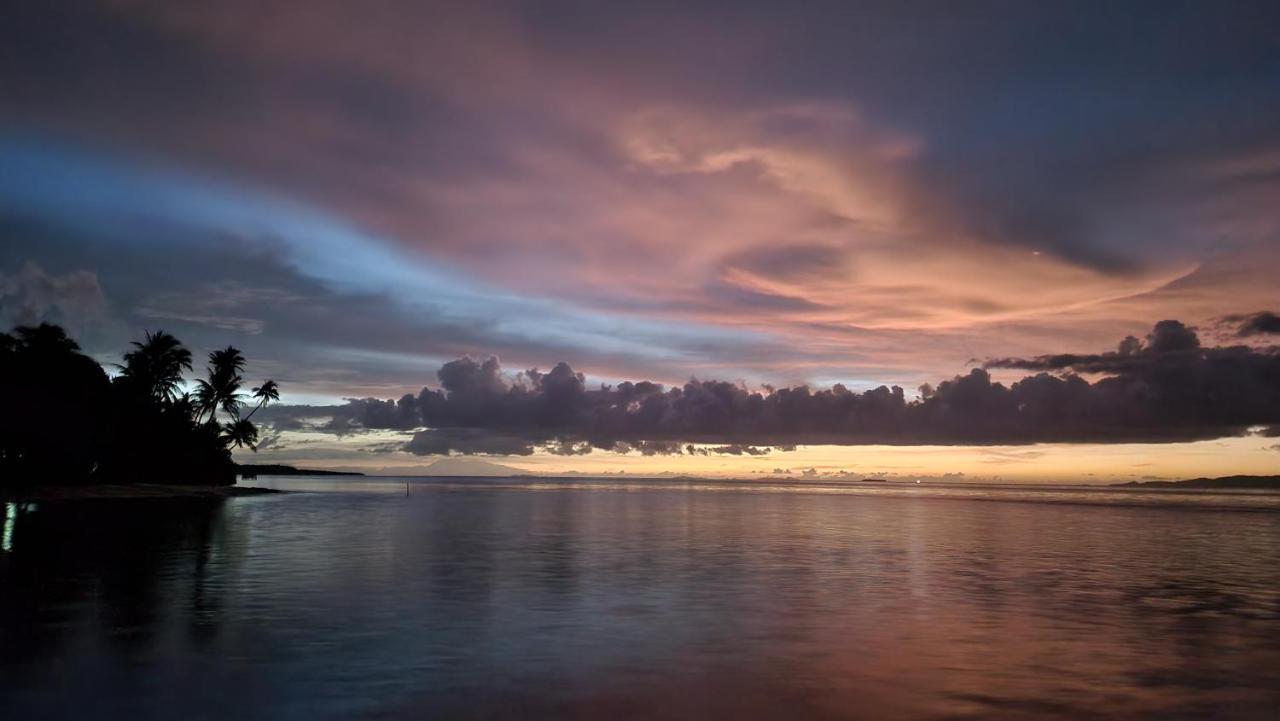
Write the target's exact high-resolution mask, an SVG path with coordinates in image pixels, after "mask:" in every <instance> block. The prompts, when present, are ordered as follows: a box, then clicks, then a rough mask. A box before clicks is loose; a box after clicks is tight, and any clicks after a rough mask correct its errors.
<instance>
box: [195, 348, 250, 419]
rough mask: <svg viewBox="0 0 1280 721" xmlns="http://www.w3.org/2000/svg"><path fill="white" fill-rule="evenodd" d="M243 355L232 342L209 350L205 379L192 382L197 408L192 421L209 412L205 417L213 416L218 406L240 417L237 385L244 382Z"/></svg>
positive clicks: (213, 417) (216, 412) (215, 415)
mask: <svg viewBox="0 0 1280 721" xmlns="http://www.w3.org/2000/svg"><path fill="white" fill-rule="evenodd" d="M244 362H245V361H244V355H242V354H241V353H240V351H239V350H238V349H236V348H234V347H232V346H227V347H226V348H223V349H222V350H216V351H213V352H212V353H210V354H209V365H208V367H207V368H206V370H207V371H208V373H209V379H208V380H200V381H197V382H196V391H195V400H196V405H197V408H198V409H199V410H198V415H197V416H196V422H197V423H198V422H200V419H201V418H203V417H204V415H205V414H206V413H208V414H209V421H210V422H213V421H216V420H217V415H218V411H219V410H222V411H223V412H224V413H226V414H227V415H228V416H231V417H232V418H239V417H240V406H241V405H242V401H241V400H240V399H241V395H240V388H241V386H243V385H244V377H243V376H242V375H240V372H241V371H243V370H244Z"/></svg>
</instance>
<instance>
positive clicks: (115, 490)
mask: <svg viewBox="0 0 1280 721" xmlns="http://www.w3.org/2000/svg"><path fill="white" fill-rule="evenodd" d="M268 493H283V491H277V490H274V489H271V488H248V487H245V486H184V485H177V484H174V485H168V484H152V483H136V484H128V485H125V484H119V485H100V486H36V487H34V488H24V489H11V490H2V491H0V499H2V500H6V501H81V500H97V499H105V498H234V497H237V496H260V495H264V494H268Z"/></svg>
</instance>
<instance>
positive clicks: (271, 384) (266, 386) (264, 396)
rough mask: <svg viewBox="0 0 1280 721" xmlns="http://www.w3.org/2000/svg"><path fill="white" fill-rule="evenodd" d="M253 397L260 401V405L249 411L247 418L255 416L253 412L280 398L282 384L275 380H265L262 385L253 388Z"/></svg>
mask: <svg viewBox="0 0 1280 721" xmlns="http://www.w3.org/2000/svg"><path fill="white" fill-rule="evenodd" d="M253 398H254V399H255V400H256V401H258V405H257V406H255V407H254V409H253V410H251V411H249V415H247V416H245V420H249V419H250V418H253V414H254V413H257V412H258V411H260V410H262V408H263V407H264V406H266V405H267V404H268V403H272V402H275V401H278V400H280V386H278V385H276V382H275V381H272V380H268V381H263V383H262V385H260V386H257V387H256V388H254V389H253Z"/></svg>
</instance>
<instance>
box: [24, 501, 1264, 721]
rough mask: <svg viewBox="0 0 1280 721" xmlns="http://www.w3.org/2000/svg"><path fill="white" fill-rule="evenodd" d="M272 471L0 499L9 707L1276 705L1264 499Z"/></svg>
mask: <svg viewBox="0 0 1280 721" xmlns="http://www.w3.org/2000/svg"><path fill="white" fill-rule="evenodd" d="M261 484H262V485H271V484H275V485H278V486H280V487H287V488H295V489H310V490H312V491H319V492H308V493H296V494H285V495H279V496H269V497H253V498H238V499H231V500H229V501H226V502H224V503H216V502H213V503H210V502H184V503H176V502H163V501H161V502H156V501H139V500H116V501H103V502H76V503H63V504H43V505H41V506H39V507H36V508H34V509H33V508H31V507H18V506H13V505H8V506H5V505H0V508H3V511H4V515H3V519H2V520H3V528H2V529H0V530H2V531H3V538H2V539H0V540H2V541H3V549H2V550H0V719H6V720H8V719H15V720H18V719H128V720H129V721H146V720H148V719H163V720H165V721H170V720H173V719H184V720H185V719H237V720H239V719H349V718H354V719H418V718H436V719H454V718H463V719H466V718H495V719H496V718H547V719H630V718H636V719H639V718H673V719H729V718H733V719H799V718H818V719H827V718H831V719H836V718H865V719H907V718H929V719H933V718H936V719H943V718H945V719H960V718H974V719H992V718H995V719H999V718H1018V719H1022V718H1062V719H1078V718H1092V717H1110V718H1124V719H1130V718H1150V719H1169V718H1195V719H1200V718H1242V719H1244V718H1256V719H1275V718H1277V713H1278V711H1277V709H1280V512H1278V511H1280V496H1277V495H1274V494H1265V493H1242V494H1220V493H1168V492H1137V491H1128V492H1097V491H1082V490H1071V489H1061V490H1051V491H1026V490H1017V489H1007V488H1005V489H1002V488H974V487H966V488H958V489H948V490H944V491H940V490H937V489H931V488H929V487H927V486H926V487H910V488H907V487H890V486H883V487H871V486H859V487H842V486H829V485H809V486H803V485H796V484H786V485H778V486H761V485H759V484H751V485H744V484H725V483H704V482H698V483H689V484H686V483H678V482H653V483H638V482H626V483H623V482H586V481H580V482H564V481H536V480H517V479H504V480H497V481H438V480H432V481H427V480H419V481H415V482H414V484H413V488H412V493H411V495H409V496H408V497H406V496H405V488H404V483H403V481H399V482H379V481H376V480H369V481H364V480H361V481H337V480H307V479H297V480H287V481H286V480H278V481H270V480H264V481H262V482H261Z"/></svg>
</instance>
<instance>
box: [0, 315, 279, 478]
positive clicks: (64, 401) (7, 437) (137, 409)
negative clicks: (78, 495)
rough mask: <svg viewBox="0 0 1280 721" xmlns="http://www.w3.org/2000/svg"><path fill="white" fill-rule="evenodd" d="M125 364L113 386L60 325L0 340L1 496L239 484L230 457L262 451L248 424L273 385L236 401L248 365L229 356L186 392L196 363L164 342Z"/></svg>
mask: <svg viewBox="0 0 1280 721" xmlns="http://www.w3.org/2000/svg"><path fill="white" fill-rule="evenodd" d="M122 361H123V362H122V363H121V364H120V365H119V366H117V368H118V370H119V373H118V374H117V375H116V376H115V377H114V378H111V377H108V375H107V373H106V372H105V371H104V370H103V369H102V367H101V366H100V365H99V364H98V363H97V362H96V361H94V360H93V359H92V358H90V357H88V356H86V355H84V354H83V353H81V352H80V347H79V346H78V345H77V344H76V342H75V341H74V340H72V339H71V338H69V337H68V336H67V334H66V332H65V331H63V329H62V328H60V327H58V326H55V325H49V324H42V325H39V326H34V327H30V326H20V327H18V328H15V329H14V330H13V331H12V332H11V333H5V334H0V398H3V399H4V408H3V409H2V410H0V485H4V486H10V487H12V486H19V485H37V484H87V483H138V482H163V483H192V484H232V483H235V479H236V466H235V463H234V462H233V461H232V460H231V449H232V448H233V447H245V448H249V449H252V450H256V449H257V440H258V429H257V427H256V426H255V425H254V424H253V422H252V421H251V420H250V419H251V418H252V417H253V414H254V413H256V412H257V411H258V409H259V408H262V407H263V406H264V405H266V404H267V403H270V402H271V401H274V400H277V399H278V398H279V396H280V394H279V390H278V388H277V386H276V383H275V381H270V380H268V381H265V382H263V383H262V384H261V385H259V386H257V387H255V388H252V389H251V391H250V392H249V393H248V394H246V393H245V392H243V389H244V386H245V380H244V377H243V371H244V368H245V358H244V356H243V355H242V354H241V353H240V351H238V350H236V349H235V348H232V347H227V348H224V349H222V350H217V351H214V352H212V353H210V354H209V362H208V366H207V367H206V369H205V370H206V374H205V377H204V378H197V379H193V380H192V381H191V383H190V386H187V385H186V383H185V381H186V379H185V374H187V373H189V372H190V371H191V370H192V364H191V351H189V350H187V349H186V348H185V347H183V345H182V343H181V342H180V341H178V339H177V338H174V337H173V336H172V335H169V334H168V333H165V332H163V331H157V332H155V333H147V334H146V337H145V339H144V340H142V341H137V342H134V343H133V348H132V350H130V351H129V352H127V353H125V354H124V358H123V359H122ZM186 387H189V388H191V390H190V391H189V392H188V391H185V390H184V388H186ZM250 399H251V400H250ZM246 406H251V410H250V411H249V413H248V414H247V415H243V416H242V411H243V410H244V409H245V408H246Z"/></svg>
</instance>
